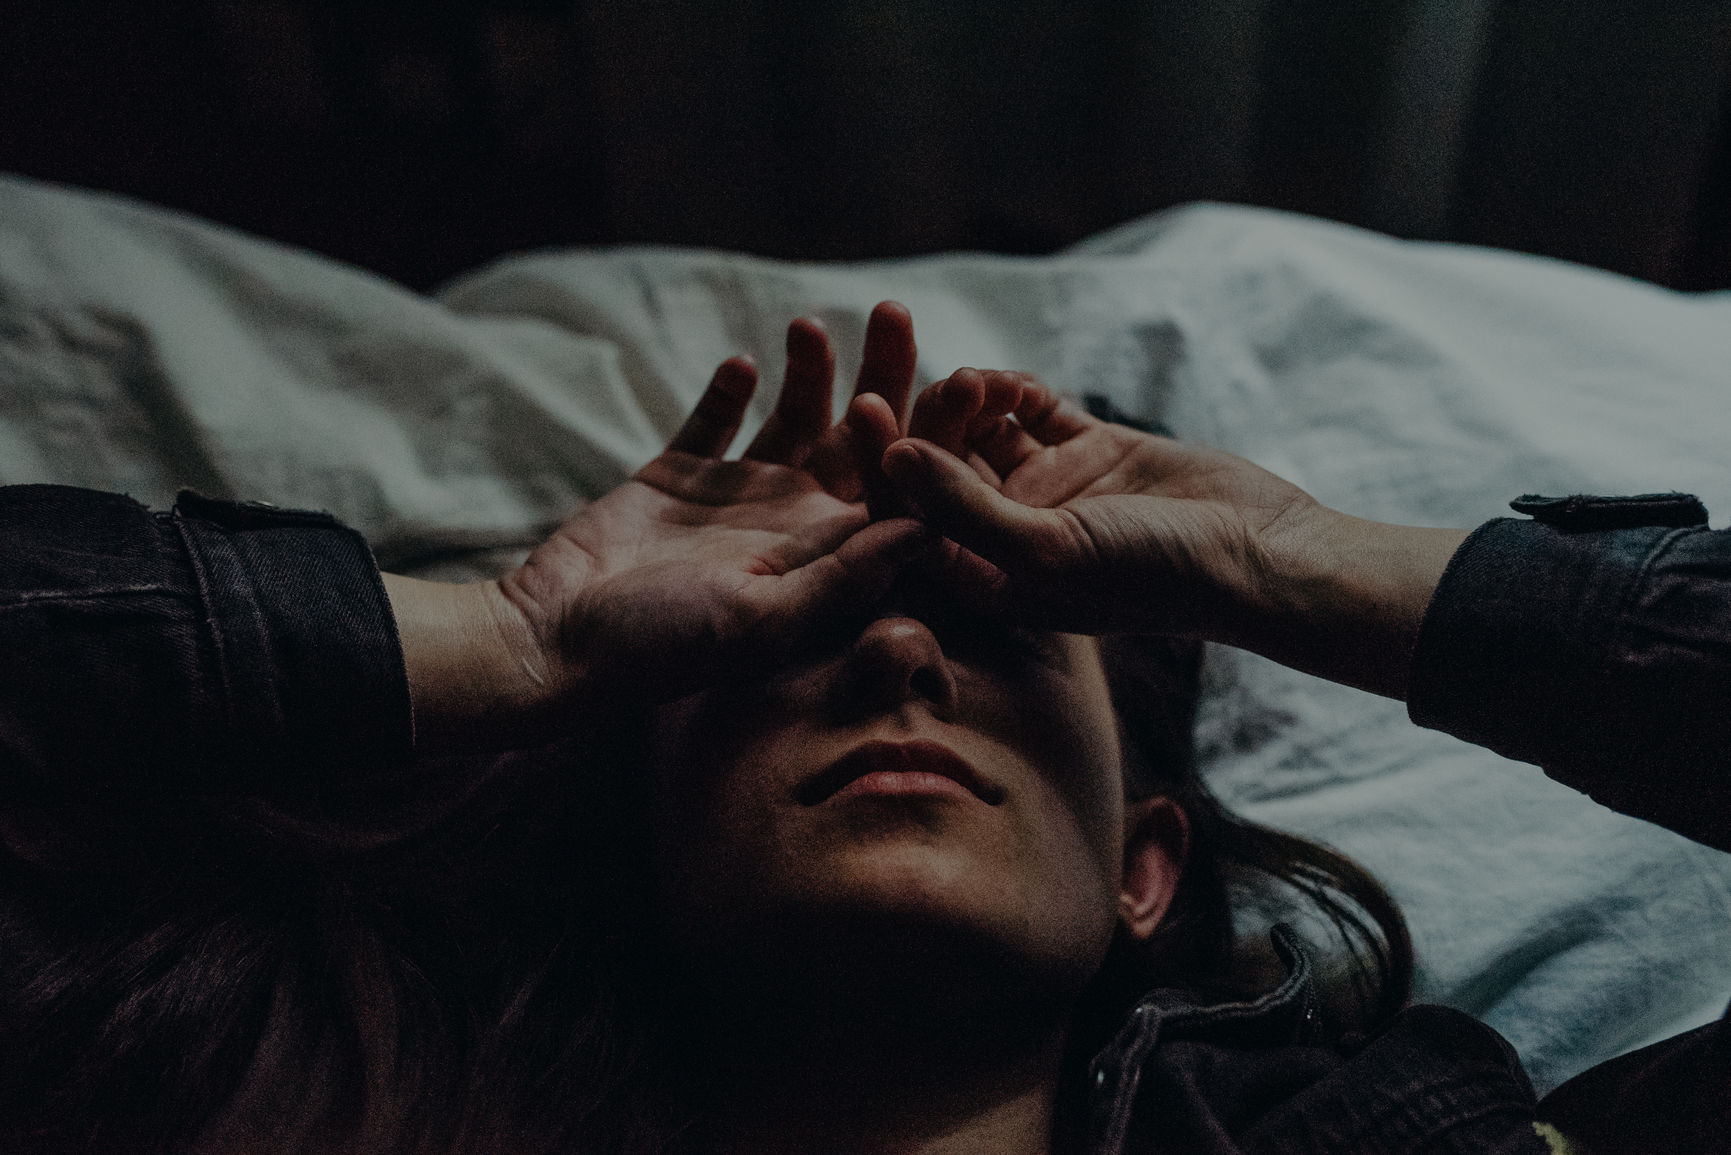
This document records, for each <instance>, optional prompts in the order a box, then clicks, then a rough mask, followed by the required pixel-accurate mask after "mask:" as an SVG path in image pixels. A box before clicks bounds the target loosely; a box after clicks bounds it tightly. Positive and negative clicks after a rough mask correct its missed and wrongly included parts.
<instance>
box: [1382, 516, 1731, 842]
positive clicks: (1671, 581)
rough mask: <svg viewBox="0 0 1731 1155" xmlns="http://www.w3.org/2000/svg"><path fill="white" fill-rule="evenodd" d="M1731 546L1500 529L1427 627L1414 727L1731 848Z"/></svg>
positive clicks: (1461, 572) (1462, 559)
mask: <svg viewBox="0 0 1731 1155" xmlns="http://www.w3.org/2000/svg"><path fill="white" fill-rule="evenodd" d="M1728 694H1731V539H1728V537H1727V535H1726V534H1724V533H1717V532H1714V531H1711V530H1708V529H1706V528H1704V527H1700V526H1694V527H1688V528H1676V527H1667V526H1642V527H1639V528H1622V529H1610V530H1603V531H1598V532H1570V531H1568V530H1566V529H1561V528H1557V527H1553V526H1551V525H1548V524H1545V523H1543V522H1540V521H1521V520H1516V519H1509V518H1504V519H1498V520H1495V521H1492V522H1489V523H1487V524H1486V525H1484V526H1481V527H1480V528H1479V529H1478V530H1477V531H1476V532H1474V533H1473V534H1472V536H1470V537H1469V538H1468V539H1467V540H1466V541H1465V542H1464V543H1463V544H1462V545H1461V547H1460V549H1459V550H1457V551H1456V553H1455V556H1454V558H1453V559H1452V560H1451V561H1450V563H1449V566H1448V569H1447V571H1446V572H1445V573H1444V575H1443V578H1442V581H1441V583H1440V584H1439V585H1438V587H1437V591H1436V594H1435V595H1434V597H1433V598H1432V601H1431V605H1430V608H1429V610H1428V612H1427V613H1426V615H1425V620H1424V623H1423V625H1422V627H1421V629H1420V632H1419V637H1418V642H1417V645H1416V647H1415V650H1414V656H1413V665H1412V670H1411V674H1410V678H1409V682H1408V695H1407V710H1408V714H1409V715H1410V717H1411V718H1412V720H1413V721H1414V722H1416V723H1417V724H1419V725H1421V726H1427V727H1430V728H1432V729H1438V730H1444V731H1447V732H1448V733H1451V734H1454V735H1456V736H1457V737H1460V738H1464V739H1466V740H1467V741H1469V742H1474V743H1476V744H1478V745H1481V746H1485V747H1488V748H1490V749H1492V750H1495V751H1496V752H1498V753H1499V754H1503V755H1505V756H1507V757H1509V758H1514V759H1517V760H1519V761H1523V762H1532V763H1535V764H1537V765H1539V766H1541V767H1543V769H1544V771H1545V773H1547V774H1548V775H1550V776H1551V777H1552V778H1554V779H1556V780H1558V781H1559V782H1563V783H1565V784H1567V785H1569V786H1572V787H1574V788H1576V789H1578V790H1582V791H1585V792H1586V793H1588V794H1590V795H1592V796H1593V797H1594V798H1596V799H1597V800H1599V801H1600V802H1602V803H1604V804H1605V805H1607V806H1610V807H1612V808H1613V809H1616V810H1619V811H1622V812H1623V813H1626V814H1632V815H1634V816H1636V817H1638V818H1644V819H1647V820H1649V821H1653V822H1658V823H1660V824H1662V825H1665V826H1668V827H1670V828H1671V829H1673V830H1676V831H1678V832H1679V833H1682V834H1684V835H1686V836H1688V837H1690V838H1694V839H1696V840H1697V841H1700V842H1704V843H1706V844H1708V845H1712V846H1717V847H1720V848H1721V849H1731V790H1728V789H1727V784H1728V783H1731V774H1727V772H1726V769H1727V750H1728V749H1731V721H1728V719H1731V710H1727V708H1726V706H1727V703H1728V702H1731V697H1728V696H1727V695H1728Z"/></svg>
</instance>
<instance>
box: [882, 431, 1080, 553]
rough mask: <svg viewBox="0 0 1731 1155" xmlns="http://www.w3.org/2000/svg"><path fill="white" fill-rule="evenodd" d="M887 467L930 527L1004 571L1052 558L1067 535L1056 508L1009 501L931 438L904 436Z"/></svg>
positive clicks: (887, 452) (891, 450) (890, 452)
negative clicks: (931, 440)
mask: <svg viewBox="0 0 1731 1155" xmlns="http://www.w3.org/2000/svg"><path fill="white" fill-rule="evenodd" d="M883 468H884V472H885V473H886V474H888V475H889V477H890V480H891V481H893V482H895V483H896V485H897V486H898V487H899V488H900V489H901V491H902V493H903V494H904V495H906V496H907V497H909V498H911V499H912V500H913V502H914V504H915V505H917V506H918V507H919V510H920V515H921V518H922V520H924V521H925V523H926V524H927V525H929V526H931V527H932V528H933V529H935V530H937V531H938V532H939V533H941V534H943V535H944V536H945V537H947V538H949V539H950V540H951V541H953V542H955V543H956V544H958V545H961V546H965V547H966V548H967V549H969V550H971V551H973V552H974V553H976V554H979V555H980V556H981V557H983V558H985V559H986V560H987V561H989V562H991V563H992V564H993V565H995V566H998V567H1000V568H1001V569H1004V570H1006V571H1008V570H1014V569H1018V568H1026V567H1027V565H1028V564H1029V563H1031V562H1033V561H1034V560H1035V559H1036V558H1039V557H1041V556H1042V555H1044V556H1047V557H1049V556H1050V555H1051V552H1052V550H1051V547H1052V546H1053V545H1054V544H1057V543H1058V542H1060V541H1061V539H1062V537H1063V535H1064V528H1063V525H1062V523H1061V519H1059V518H1058V516H1057V514H1055V513H1054V512H1053V511H1051V510H1047V509H1035V508H1033V507H1031V506H1026V505H1023V504H1021V503H1020V502H1018V501H1011V500H1010V499H1009V498H1007V497H1005V496H1004V495H1003V494H1001V493H999V492H998V491H997V490H995V489H993V488H992V487H991V486H990V485H987V484H986V483H985V481H983V480H982V479H981V478H980V475H979V474H977V473H975V472H974V471H973V469H971V468H969V466H968V465H967V464H966V463H964V462H963V461H961V460H959V459H958V458H956V457H955V456H954V455H952V454H949V453H946V452H944V450H942V449H940V448H939V447H938V446H936V445H933V444H931V443H930V442H926V441H920V440H917V439H915V438H903V439H902V440H900V441H898V442H896V443H895V444H894V445H891V446H890V447H889V448H888V449H887V450H885V451H884V457H883ZM1042 547H1044V548H1042Z"/></svg>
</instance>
